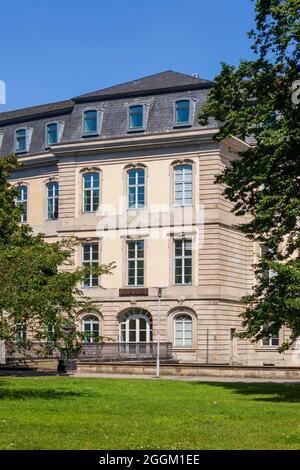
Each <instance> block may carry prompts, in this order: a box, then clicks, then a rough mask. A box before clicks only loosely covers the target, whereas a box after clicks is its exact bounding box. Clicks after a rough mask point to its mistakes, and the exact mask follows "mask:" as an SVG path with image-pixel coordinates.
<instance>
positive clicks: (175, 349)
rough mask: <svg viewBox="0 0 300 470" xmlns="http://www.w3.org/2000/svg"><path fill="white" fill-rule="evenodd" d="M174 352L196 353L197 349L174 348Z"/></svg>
mask: <svg viewBox="0 0 300 470" xmlns="http://www.w3.org/2000/svg"><path fill="white" fill-rule="evenodd" d="M172 349H173V351H174V352H196V351H197V348H194V347H193V346H190V347H188V346H174V347H173V348H172Z"/></svg>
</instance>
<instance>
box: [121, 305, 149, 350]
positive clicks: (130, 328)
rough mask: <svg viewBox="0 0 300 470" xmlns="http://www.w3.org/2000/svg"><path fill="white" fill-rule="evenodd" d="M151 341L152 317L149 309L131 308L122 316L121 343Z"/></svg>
mask: <svg viewBox="0 0 300 470" xmlns="http://www.w3.org/2000/svg"><path fill="white" fill-rule="evenodd" d="M151 341H152V318H151V315H150V313H149V312H147V310H143V309H140V308H131V309H129V310H128V311H127V312H126V313H124V314H123V315H122V316H121V318H120V342H121V343H149V342H151Z"/></svg>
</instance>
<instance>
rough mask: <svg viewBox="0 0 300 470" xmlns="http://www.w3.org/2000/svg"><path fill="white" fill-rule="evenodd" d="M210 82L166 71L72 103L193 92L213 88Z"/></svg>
mask: <svg viewBox="0 0 300 470" xmlns="http://www.w3.org/2000/svg"><path fill="white" fill-rule="evenodd" d="M213 84H214V83H213V82H212V81H210V80H204V79H203V78H198V77H193V76H192V75H186V74H184V73H179V72H174V71H173V70H167V71H165V72H161V73H156V74H155V75H149V76H147V77H143V78H139V79H137V80H133V81H131V82H126V83H122V84H120V85H116V86H112V87H109V88H104V89H102V90H97V91H93V92H92V93H87V94H84V95H80V96H77V97H75V98H73V99H74V101H86V100H92V99H95V98H101V99H102V100H103V99H112V98H121V97H125V96H145V95H152V94H157V93H163V92H172V91H180V90H183V89H184V90H195V89H200V88H208V87H211V86H213Z"/></svg>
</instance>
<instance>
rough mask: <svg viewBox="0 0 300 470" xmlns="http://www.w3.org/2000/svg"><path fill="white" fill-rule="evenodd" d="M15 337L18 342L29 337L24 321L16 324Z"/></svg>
mask: <svg viewBox="0 0 300 470" xmlns="http://www.w3.org/2000/svg"><path fill="white" fill-rule="evenodd" d="M15 329H16V330H15V339H16V342H17V343H22V342H24V341H26V339H27V327H26V324H25V323H23V322H18V323H16V325H15Z"/></svg>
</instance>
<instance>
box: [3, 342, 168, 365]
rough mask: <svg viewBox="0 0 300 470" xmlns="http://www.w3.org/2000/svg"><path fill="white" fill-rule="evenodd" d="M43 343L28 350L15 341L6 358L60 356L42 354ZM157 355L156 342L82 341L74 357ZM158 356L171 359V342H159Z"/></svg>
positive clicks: (144, 357)
mask: <svg viewBox="0 0 300 470" xmlns="http://www.w3.org/2000/svg"><path fill="white" fill-rule="evenodd" d="M44 347H45V343H42V342H41V343H38V342H34V343H33V344H32V348H31V349H30V350H27V351H25V350H24V349H22V348H20V347H19V345H18V344H17V343H14V344H11V345H10V346H9V347H8V348H7V349H6V358H7V359H8V360H13V361H22V360H26V359H28V360H30V359H38V358H41V357H44V358H45V357H47V358H52V359H55V358H57V359H59V358H61V357H62V356H61V353H60V352H59V351H57V350H54V351H53V352H52V354H51V355H47V356H45V355H43V354H41V352H42V351H43V350H44ZM156 355H157V343H113V342H111V343H82V348H81V350H80V351H79V353H77V354H76V355H75V357H74V359H78V360H79V361H122V360H153V359H155V358H156ZM160 358H161V359H162V360H166V359H172V343H160Z"/></svg>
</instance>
